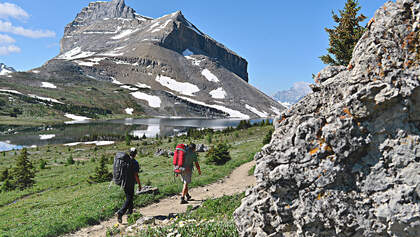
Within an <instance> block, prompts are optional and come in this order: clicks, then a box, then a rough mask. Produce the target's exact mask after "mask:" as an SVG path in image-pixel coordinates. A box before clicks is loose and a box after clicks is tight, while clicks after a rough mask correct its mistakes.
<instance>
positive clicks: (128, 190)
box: [118, 185, 134, 215]
mask: <svg viewBox="0 0 420 237" xmlns="http://www.w3.org/2000/svg"><path fill="white" fill-rule="evenodd" d="M124 193H125V202H124V205H123V206H122V207H121V209H120V210H119V211H118V213H119V214H120V215H124V214H125V213H126V212H127V214H132V213H133V208H134V203H133V201H134V185H133V186H132V187H125V188H124Z"/></svg>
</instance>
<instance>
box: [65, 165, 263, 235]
mask: <svg viewBox="0 0 420 237" xmlns="http://www.w3.org/2000/svg"><path fill="white" fill-rule="evenodd" d="M254 165H255V161H252V162H249V163H245V164H243V165H241V166H239V167H238V168H236V169H235V170H233V172H232V173H231V174H230V175H228V176H226V177H225V178H224V179H222V180H220V181H218V182H216V183H212V184H209V185H206V186H203V187H197V188H193V189H190V190H189V193H190V194H191V196H192V198H193V200H192V201H190V202H189V203H188V205H192V206H193V207H197V206H200V205H201V203H202V202H203V201H204V200H206V199H211V198H219V197H222V196H223V195H233V194H237V193H241V192H244V191H245V190H246V189H248V188H249V187H251V186H254V185H255V177H254V176H253V175H248V171H249V170H250V169H251V168H252V167H253V166H254ZM195 175H197V174H195ZM188 205H181V204H180V195H176V196H172V197H168V198H165V199H162V200H160V201H159V202H158V203H154V204H151V205H149V206H146V207H143V208H140V209H136V210H135V212H140V213H141V214H142V215H143V216H145V217H156V216H169V215H171V214H178V213H184V212H186V210H187V206H188ZM125 218H126V216H125V215H124V217H123V224H122V225H120V229H122V230H124V229H125V228H126V227H128V225H127V220H126V219H125ZM116 223H118V222H117V218H115V217H114V218H111V219H109V220H106V221H103V222H101V223H100V224H98V225H95V226H89V227H86V228H83V229H81V230H79V231H77V232H75V233H72V234H67V235H64V237H76V236H77V237H92V236H93V237H103V236H106V231H107V228H112V227H113V226H114V225H115V224H116ZM121 226H122V227H121Z"/></svg>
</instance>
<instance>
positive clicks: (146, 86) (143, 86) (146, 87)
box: [136, 82, 152, 89]
mask: <svg viewBox="0 0 420 237" xmlns="http://www.w3.org/2000/svg"><path fill="white" fill-rule="evenodd" d="M136 86H137V87H139V88H145V89H150V88H152V87H151V86H148V85H146V84H143V83H140V82H137V84H136Z"/></svg>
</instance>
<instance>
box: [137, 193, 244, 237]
mask: <svg viewBox="0 0 420 237" xmlns="http://www.w3.org/2000/svg"><path fill="white" fill-rule="evenodd" d="M243 197H244V194H243V193H242V194H237V195H233V196H223V197H221V198H217V199H210V200H206V201H204V202H203V205H202V206H201V207H200V208H198V209H197V210H194V211H191V210H190V209H189V210H188V211H187V212H186V213H184V214H181V215H179V216H178V217H177V218H176V219H175V220H174V221H173V222H172V223H170V224H169V225H166V226H148V227H146V228H144V229H141V230H139V231H138V232H137V233H136V235H137V236H176V235H181V236H183V237H184V236H185V237H190V236H191V237H196V236H214V237H216V236H232V237H234V236H239V235H238V231H237V229H236V226H235V223H234V221H233V212H234V211H235V209H236V208H238V207H239V206H240V205H241V199H242V198H243Z"/></svg>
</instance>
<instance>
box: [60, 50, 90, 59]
mask: <svg viewBox="0 0 420 237" xmlns="http://www.w3.org/2000/svg"><path fill="white" fill-rule="evenodd" d="M94 54H95V52H84V51H82V48H80V47H76V48H74V49H72V50H70V51H67V52H65V53H64V54H62V55H60V56H58V57H57V59H64V60H75V59H80V58H87V57H90V56H93V55H94Z"/></svg>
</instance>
